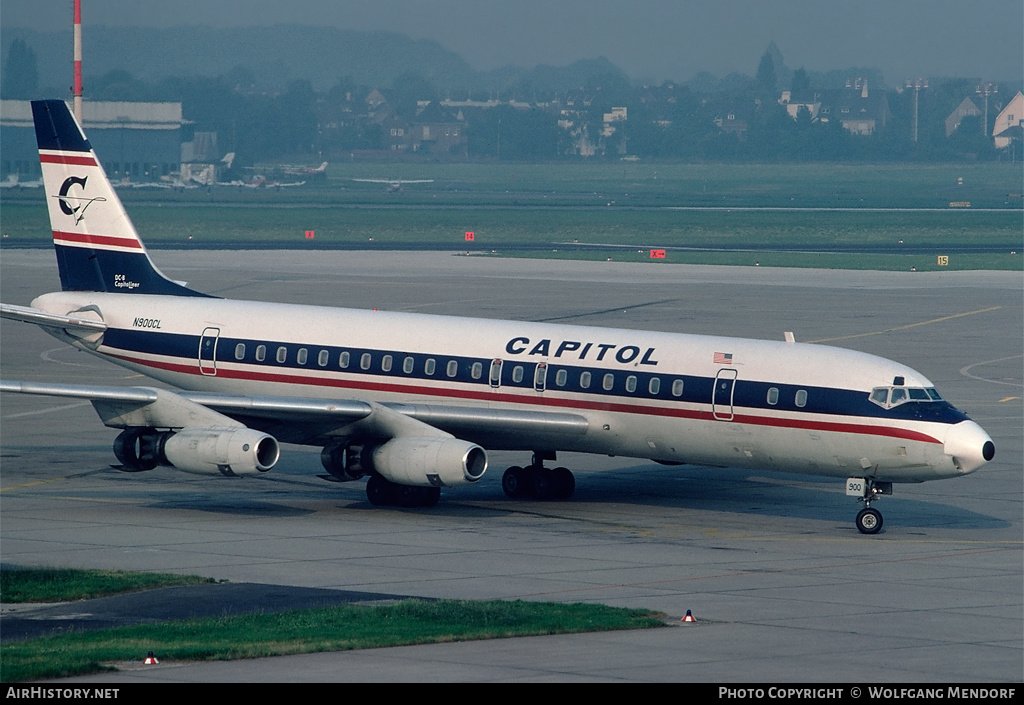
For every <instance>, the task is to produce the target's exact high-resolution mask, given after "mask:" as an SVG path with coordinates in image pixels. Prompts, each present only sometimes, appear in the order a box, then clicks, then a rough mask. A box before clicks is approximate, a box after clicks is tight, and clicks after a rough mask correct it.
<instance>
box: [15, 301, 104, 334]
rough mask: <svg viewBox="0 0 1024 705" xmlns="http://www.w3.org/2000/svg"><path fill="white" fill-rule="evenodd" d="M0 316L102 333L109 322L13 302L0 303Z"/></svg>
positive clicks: (37, 323) (55, 326)
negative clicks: (16, 304) (42, 309)
mask: <svg viewBox="0 0 1024 705" xmlns="http://www.w3.org/2000/svg"><path fill="white" fill-rule="evenodd" d="M0 318H8V319H10V320H12V321H21V322H23V323H34V324H36V325H38V326H44V327H47V328H64V329H66V330H83V331H92V332H99V333H102V332H103V331H105V330H106V329H107V324H106V323H104V322H103V321H97V320H94V319H90V318H82V317H81V316H62V315H60V314H56V313H47V312H46V311H41V310H39V309H38V308H31V307H29V306H15V305H13V304H0Z"/></svg>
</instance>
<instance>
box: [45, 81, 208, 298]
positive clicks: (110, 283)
mask: <svg viewBox="0 0 1024 705" xmlns="http://www.w3.org/2000/svg"><path fill="white" fill-rule="evenodd" d="M32 119H33V121H34V123H35V129H36V141H37V143H38V145H39V161H40V163H41V165H42V170H43V184H44V186H45V190H46V194H47V196H48V198H47V210H48V211H49V214H50V227H51V228H52V230H53V245H54V248H55V249H56V251H57V267H58V269H59V270H60V283H61V288H62V289H63V290H64V291H105V292H111V293H124V294H164V295H171V296H206V294H201V293H199V292H196V291H192V290H191V289H189V288H187V287H185V286H183V285H181V284H179V283H177V282H174V281H172V280H171V279H168V278H167V277H166V276H165V275H164V274H163V273H162V272H161V271H160V270H159V269H157V268H156V266H155V265H154V264H153V262H152V260H150V258H149V254H148V253H147V252H146V247H145V245H143V244H142V240H141V239H140V238H139V234H138V233H137V232H136V231H135V226H134V225H132V221H131V219H130V218H129V217H128V214H127V213H126V212H125V210H124V206H123V205H121V200H120V199H119V198H118V197H117V193H116V192H115V191H114V188H113V186H112V185H111V183H110V180H109V179H107V175H106V173H105V172H104V170H103V167H102V166H101V165H100V162H99V160H98V159H97V158H96V153H95V152H94V151H93V149H92V145H90V144H89V140H88V139H86V137H85V134H84V133H83V132H82V128H81V127H80V126H79V124H78V122H77V121H76V120H75V118H74V116H73V115H72V114H71V111H70V110H69V109H68V106H67V105H66V104H65V103H64V101H61V100H39V101H32Z"/></svg>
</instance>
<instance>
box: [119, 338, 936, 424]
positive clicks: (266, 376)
mask: <svg viewBox="0 0 1024 705" xmlns="http://www.w3.org/2000/svg"><path fill="white" fill-rule="evenodd" d="M107 354H108V355H110V356H111V357H116V358H118V359H119V360H124V361H125V362H131V363H134V364H137V365H142V366H144V367H153V368H156V369H161V370H167V371H169V372H178V373H181V374H187V375H195V376H197V377H198V376H201V373H200V371H199V366H198V360H197V361H196V365H195V366H193V365H182V364H178V363H172V362H159V361H156V360H146V359H139V358H132V357H128V356H126V355H117V354H113V353H107ZM202 376H210V375H202ZM217 377H220V378H227V379H239V380H247V381H252V382H274V383H279V384H301V385H308V386H314V387H334V388H338V389H354V390H362V391H371V392H388V393H392V394H414V395H419V396H430V397H446V398H452V399H472V400H474V401H488V402H503V403H508V404H517V405H530V406H545V407H556V408H560V409H582V410H587V411H610V412H616V413H622V414H636V415H640V416H662V417H669V418H680V419H690V420H695V421H713V420H716V419H715V418H714V416H713V415H712V414H711V412H710V411H693V410H690V409H679V408H668V407H661V406H640V405H637V404H624V403H621V402H592V401H585V400H578V399H565V398H551V397H548V398H539V397H537V398H530V397H523V396H519V395H515V394H505V393H501V392H492V391H484V392H477V391H473V390H463V389H451V388H448V387H429V386H423V385H412V384H395V383H383V382H364V381H360V380H339V379H330V378H323V377H315V378H310V377H299V376H294V375H287V374H280V373H267V372H249V371H246V370H231V369H224V368H220V369H218V370H217ZM545 393H550V392H545ZM719 422H720V423H729V422H727V421H719ZM732 422H733V423H739V424H746V425H750V426H772V427H776V428H791V429H803V430H808V431H830V432H834V433H857V434H862V435H868V436H885V437H888V438H902V439H904V440H908V441H919V442H922V443H935V444H941V443H942V441H940V440H938V439H937V438H933V437H932V436H929V435H927V434H925V433H921V432H920V431H912V430H910V429H905V428H898V427H892V426H877V425H866V424H856V423H849V422H835V421H818V420H813V419H791V418H780V417H772V416H754V415H749V414H735V415H734V416H733V419H732Z"/></svg>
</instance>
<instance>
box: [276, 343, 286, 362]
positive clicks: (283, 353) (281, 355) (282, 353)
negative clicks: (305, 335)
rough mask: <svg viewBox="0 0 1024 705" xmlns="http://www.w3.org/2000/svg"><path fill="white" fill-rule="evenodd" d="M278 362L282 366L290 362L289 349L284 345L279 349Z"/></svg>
mask: <svg viewBox="0 0 1024 705" xmlns="http://www.w3.org/2000/svg"><path fill="white" fill-rule="evenodd" d="M277 361H278V362H280V363H281V364H282V365H283V364H284V363H286V362H288V348H286V347H285V346H283V345H282V346H281V347H279V348H278V349H277Z"/></svg>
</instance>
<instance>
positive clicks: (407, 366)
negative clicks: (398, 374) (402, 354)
mask: <svg viewBox="0 0 1024 705" xmlns="http://www.w3.org/2000/svg"><path fill="white" fill-rule="evenodd" d="M415 366H416V358H414V357H413V356H412V355H409V356H408V357H406V358H405V359H404V360H402V372H404V373H405V374H407V375H411V374H412V371H413V368H414V367H415Z"/></svg>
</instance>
